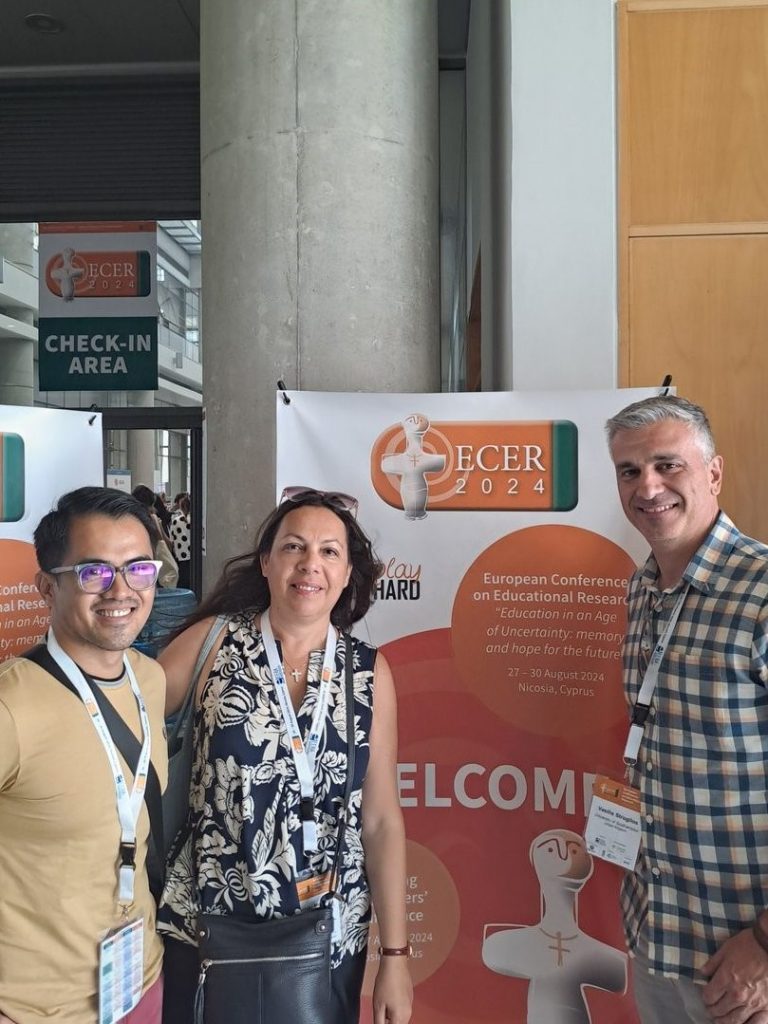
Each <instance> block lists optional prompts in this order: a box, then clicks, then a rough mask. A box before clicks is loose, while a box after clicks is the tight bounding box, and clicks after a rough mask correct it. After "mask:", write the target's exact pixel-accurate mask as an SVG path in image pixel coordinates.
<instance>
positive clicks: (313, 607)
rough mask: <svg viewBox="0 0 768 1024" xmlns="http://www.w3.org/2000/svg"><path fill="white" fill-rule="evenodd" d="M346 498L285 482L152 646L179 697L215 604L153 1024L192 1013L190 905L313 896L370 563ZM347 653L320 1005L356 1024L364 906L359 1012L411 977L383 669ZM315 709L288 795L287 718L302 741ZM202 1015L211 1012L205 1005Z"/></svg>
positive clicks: (172, 697) (291, 907) (391, 711)
mask: <svg viewBox="0 0 768 1024" xmlns="http://www.w3.org/2000/svg"><path fill="white" fill-rule="evenodd" d="M356 509H357V502H356V500H355V499H354V498H351V497H350V496H349V495H343V494H335V493H327V492H323V491H315V490H311V489H308V488H297V487H293V488H287V489H286V491H284V492H283V497H282V499H281V502H280V504H279V505H278V507H277V508H276V509H275V510H274V511H273V512H272V514H271V515H270V516H269V517H268V518H267V519H266V520H265V522H264V524H263V525H262V527H261V529H260V530H259V533H258V535H257V539H256V544H255V550H254V551H252V552H250V553H248V554H246V555H242V556H239V557H237V558H234V559H231V560H230V561H229V562H228V563H227V565H226V566H225V569H224V572H223V574H222V576H221V578H220V580H219V582H218V584H217V585H216V587H215V589H214V591H213V593H212V594H211V596H210V597H209V598H208V599H207V600H206V601H205V602H204V603H203V605H202V606H201V607H200V608H199V609H198V610H197V612H196V613H195V615H194V616H193V617H192V619H190V620H189V621H188V623H187V625H186V627H185V628H184V630H183V631H182V632H181V633H180V634H179V635H178V636H177V637H176V638H175V639H174V640H173V641H172V642H171V644H170V645H169V646H168V647H167V648H166V650H165V651H164V652H163V654H162V655H161V656H160V661H161V662H162V664H163V666H164V668H165V670H166V674H167V677H168V702H167V710H168V711H169V712H171V711H174V710H176V709H177V708H178V707H179V705H180V704H181V702H182V700H183V697H184V694H185V691H186V688H187V685H188V682H189V679H190V677H191V675H192V672H193V669H194V664H195V661H196V658H197V655H198V653H199V651H200V649H201V648H202V646H203V643H204V641H205V638H206V636H207V635H208V633H209V631H210V629H211V626H212V624H213V622H214V620H215V616H217V615H223V616H226V618H227V623H226V626H225V627H223V628H222V631H221V635H220V636H219V637H218V638H217V641H216V643H215V644H214V648H213V650H212V652H211V654H210V656H209V658H208V660H207V662H206V665H205V666H204V668H203V671H202V673H201V675H200V682H199V685H198V696H197V700H198V706H197V711H196V714H195V726H194V728H195V750H196V754H195V760H194V765H193V770H192V783H191V790H190V815H189V835H188V836H187V838H186V841H185V842H184V843H183V844H182V845H181V849H180V851H179V853H178V854H177V856H176V857H175V859H174V860H173V862H172V863H171V864H170V865H169V872H168V878H167V882H166V888H165V892H164V894H163V899H162V901H161V905H160V910H159V913H158V921H159V928H160V930H161V932H163V933H164V935H165V938H166V966H165V986H166V1010H165V1015H164V1021H165V1022H166V1024H182V1022H183V1024H190V1021H191V1020H192V1007H193V1002H194V995H195V989H196V985H197V977H198V969H199V965H198V958H197V950H196V948H195V935H196V932H195V923H196V920H197V916H198V915H199V914H200V913H214V914H229V915H235V916H237V917H240V918H245V919H253V918H256V919H270V918H275V917H284V916H286V915H290V914H298V913H301V910H302V908H303V907H306V906H309V905H311V904H310V903H309V902H308V901H306V899H305V898H304V893H305V891H306V890H307V888H308V886H307V885H306V884H305V885H302V883H306V882H307V881H310V880H312V879H323V878H324V876H325V875H326V874H327V873H328V872H329V870H330V868H331V866H332V863H333V855H334V849H335V845H334V843H335V837H336V828H337V814H338V808H339V804H340V803H341V801H342V798H343V795H344V791H345V784H346V766H347V727H346V699H345V665H344V662H345V656H346V655H345V638H344V633H343V632H342V630H348V629H349V628H350V627H351V626H352V625H353V624H354V623H355V622H357V621H358V620H360V619H361V618H362V617H363V616H364V615H365V613H366V612H367V610H368V608H369V606H370V604H371V602H372V600H373V591H374V586H375V583H376V580H377V578H378V576H379V575H380V572H381V565H380V563H379V562H378V561H377V560H376V559H375V556H374V554H373V552H372V550H371V544H370V541H369V540H368V538H367V537H366V536H365V534H364V533H363V531H362V529H361V528H360V526H359V525H358V523H357V521H356V519H355V512H356ZM351 651H352V658H353V672H354V675H353V679H354V719H355V767H354V779H353V784H352V795H351V798H350V806H349V814H348V825H347V831H346V836H345V844H344V855H343V858H342V861H341V866H340V871H339V883H338V891H339V893H340V895H341V900H340V901H336V900H334V901H333V902H334V903H338V905H339V907H340V918H341V920H340V925H341V927H340V931H339V933H338V934H335V935H334V939H333V943H332V954H331V965H332V971H331V990H332V996H331V998H332V1000H333V1001H334V1011H335V1012H334V1019H335V1020H337V1021H338V1024H354V1022H356V1021H357V1020H358V1018H359V1003H360V991H361V986H362V979H363V971H364V969H365V962H366V949H367V938H368V925H369V921H370V917H371V903H373V906H374V907H375V911H376V916H377V920H378V924H379V933H380V941H381V947H382V954H383V955H382V956H381V958H380V962H379V967H378V972H377V976H376V982H375V987H374V993H373V1006H374V1021H375V1024H385V1022H386V1024H407V1022H408V1021H409V1019H410V1015H411V1000H412V986H411V979H410V974H409V970H408V943H407V935H406V919H405V833H404V828H403V820H402V814H401V811H400V806H399V802H398V795H397V786H396V768H395V763H396V753H397V725H396V702H395V690H394V683H393V679H392V673H391V671H390V668H389V666H388V664H387V662H386V660H385V659H384V657H383V656H382V655H381V654H380V653H378V652H377V650H376V649H375V648H374V647H371V646H370V645H369V644H367V643H364V642H363V641H361V640H358V639H356V638H352V639H351ZM324 666H325V669H326V671H325V672H324V671H323V668H324ZM323 680H325V682H323ZM317 721H319V723H320V728H319V740H318V741H317V743H316V753H315V754H314V764H313V766H312V763H311V761H310V762H307V763H308V764H309V766H310V768H311V772H310V774H309V775H307V773H306V771H305V772H304V774H303V778H304V785H303V789H304V799H302V785H301V779H302V772H301V765H300V764H299V763H298V761H297V757H296V755H295V754H294V752H293V750H292V746H293V744H292V743H291V742H290V739H289V734H290V732H291V730H292V729H293V730H296V729H298V732H299V734H300V735H301V737H302V738H303V739H304V741H305V743H306V745H307V747H309V746H310V744H311V742H312V741H311V740H310V739H309V736H310V733H311V732H314V731H315V730H312V729H311V728H310V727H311V726H312V725H316V724H317ZM307 787H309V789H310V791H311V806H310V805H309V804H308V802H307V798H306V793H307ZM308 807H309V810H308ZM206 1024H226V1022H224V1021H222V1022H218V1021H213V1022H211V1021H210V1020H209V1018H208V1016H206ZM292 1024H312V1022H310V1021H306V1022H304V1021H296V1022H292Z"/></svg>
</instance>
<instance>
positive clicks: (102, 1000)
mask: <svg viewBox="0 0 768 1024" xmlns="http://www.w3.org/2000/svg"><path fill="white" fill-rule="evenodd" d="M143 987H144V921H143V919H142V918H139V919H138V920H136V921H131V922H130V924H126V925H124V926H123V927H121V928H116V929H115V930H114V931H112V932H110V933H109V934H108V935H107V937H106V938H105V939H104V940H103V941H102V942H101V943H100V945H99V1021H98V1024H117V1021H119V1020H122V1018H123V1017H125V1016H126V1014H129V1013H130V1012H131V1010H133V1009H135V1007H136V1006H137V1005H138V1003H139V1000H140V999H141V993H142V989H143Z"/></svg>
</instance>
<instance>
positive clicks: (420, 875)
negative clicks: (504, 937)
mask: <svg viewBox="0 0 768 1024" xmlns="http://www.w3.org/2000/svg"><path fill="white" fill-rule="evenodd" d="M406 855H407V864H408V868H407V875H406V891H405V903H406V906H405V912H406V916H407V919H408V942H409V944H410V946H411V961H410V969H411V977H412V978H413V983H414V985H418V984H419V982H420V981H424V980H425V978H429V977H430V975H432V974H434V973H435V971H436V970H438V968H440V967H442V965H443V964H444V963H445V961H446V960H447V959H448V957H449V955H450V953H451V950H452V949H453V946H454V943H455V942H456V936H457V935H458V933H459V917H460V904H459V894H458V891H457V889H456V885H455V883H454V880H453V878H452V877H451V875H450V873H449V871H448V869H447V868H446V866H445V864H443V862H442V861H441V860H440V859H439V858H438V857H436V856H435V854H434V853H432V851H431V850H428V849H427V848H426V846H422V845H421V843H415V842H413V841H412V840H408V842H407V853H406ZM379 960H380V956H379V926H378V922H377V921H376V915H375V913H374V917H373V920H372V922H371V930H370V935H369V939H368V964H367V967H366V971H365V980H364V982H363V994H364V995H366V996H371V995H372V994H373V983H374V981H375V980H376V971H377V969H378V965H379Z"/></svg>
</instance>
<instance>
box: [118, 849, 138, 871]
mask: <svg viewBox="0 0 768 1024" xmlns="http://www.w3.org/2000/svg"><path fill="white" fill-rule="evenodd" d="M120 867H121V868H133V870H134V871H135V870H136V843H135V842H132V843H126V842H121V843H120Z"/></svg>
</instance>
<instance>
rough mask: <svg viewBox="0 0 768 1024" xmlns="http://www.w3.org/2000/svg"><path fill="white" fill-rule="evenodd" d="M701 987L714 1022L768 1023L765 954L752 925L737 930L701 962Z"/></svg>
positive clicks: (736, 1023) (732, 1023)
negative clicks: (742, 929)
mask: <svg viewBox="0 0 768 1024" xmlns="http://www.w3.org/2000/svg"><path fill="white" fill-rule="evenodd" d="M702 973H703V974H704V976H705V977H707V978H709V981H708V982H707V984H706V985H705V986H704V988H703V990H702V993H701V994H702V998H703V1000H704V1005H705V1006H706V1008H707V1012H708V1013H709V1015H710V1017H711V1018H712V1020H713V1021H715V1022H716V1024H768V953H766V951H765V950H764V949H763V948H762V947H761V946H760V945H759V943H758V941H757V939H756V938H755V936H754V934H753V933H752V929H751V928H745V929H744V931H741V932H737V933H736V934H735V935H732V936H731V937H730V939H726V941H725V942H724V943H723V944H722V946H721V947H720V949H718V951H717V952H716V953H715V955H714V956H712V957H710V959H709V960H708V961H707V962H706V964H704V967H703V968H702Z"/></svg>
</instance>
